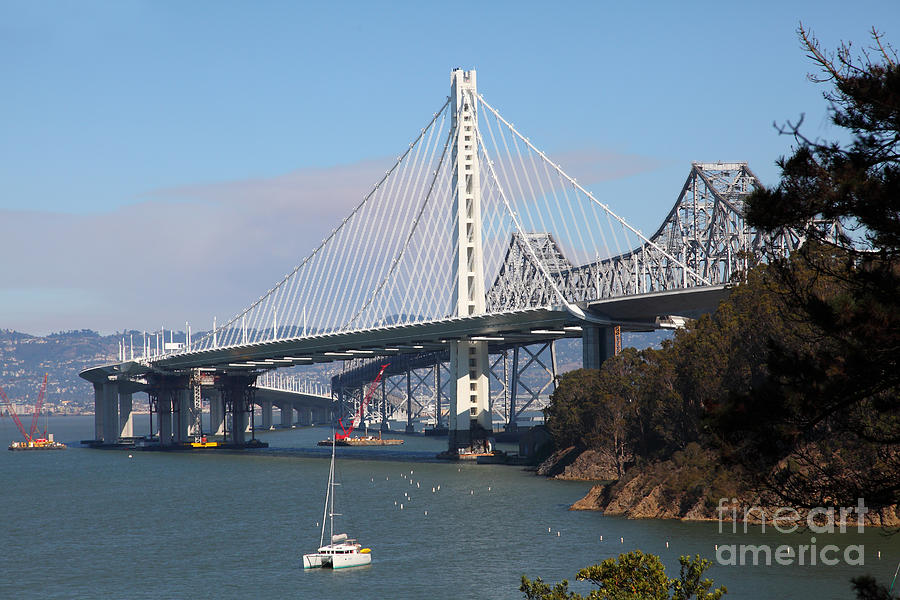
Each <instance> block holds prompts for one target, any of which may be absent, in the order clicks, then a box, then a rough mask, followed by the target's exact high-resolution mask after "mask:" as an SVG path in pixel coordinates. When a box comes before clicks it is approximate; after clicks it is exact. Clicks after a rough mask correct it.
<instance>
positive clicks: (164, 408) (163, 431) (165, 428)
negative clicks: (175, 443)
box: [156, 389, 173, 446]
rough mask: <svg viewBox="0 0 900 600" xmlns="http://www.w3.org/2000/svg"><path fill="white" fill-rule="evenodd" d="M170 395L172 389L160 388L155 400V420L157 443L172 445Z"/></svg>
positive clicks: (171, 394)
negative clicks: (157, 432) (157, 427)
mask: <svg viewBox="0 0 900 600" xmlns="http://www.w3.org/2000/svg"><path fill="white" fill-rule="evenodd" d="M172 396H173V390H169V389H164V390H161V391H160V393H159V396H158V397H157V401H156V407H157V408H156V420H157V422H158V423H159V445H160V446H171V445H172Z"/></svg>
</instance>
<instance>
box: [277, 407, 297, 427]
mask: <svg viewBox="0 0 900 600" xmlns="http://www.w3.org/2000/svg"><path fill="white" fill-rule="evenodd" d="M279 408H280V409H281V426H282V427H284V428H286V429H290V428H291V427H293V426H294V405H293V404H291V403H289V402H284V403H283V404H282V405H281V406H280V407H279Z"/></svg>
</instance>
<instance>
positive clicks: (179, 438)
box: [174, 388, 194, 443]
mask: <svg viewBox="0 0 900 600" xmlns="http://www.w3.org/2000/svg"><path fill="white" fill-rule="evenodd" d="M193 400H194V398H193V394H192V393H191V390H190V388H182V389H179V390H177V391H176V392H175V397H174V401H175V405H176V406H175V415H174V416H175V441H176V442H177V443H184V442H188V441H190V432H189V430H190V428H191V421H192V420H193V419H192V418H191V408H192V405H193V403H194V402H193Z"/></svg>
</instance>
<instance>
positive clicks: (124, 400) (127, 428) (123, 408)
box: [119, 390, 134, 438]
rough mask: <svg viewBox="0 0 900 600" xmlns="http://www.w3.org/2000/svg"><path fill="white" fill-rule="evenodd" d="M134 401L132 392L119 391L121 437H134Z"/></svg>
mask: <svg viewBox="0 0 900 600" xmlns="http://www.w3.org/2000/svg"><path fill="white" fill-rule="evenodd" d="M132 405H133V401H132V398H131V392H128V393H126V392H123V391H122V390H119V437H120V438H130V437H134V415H133V414H132V412H131V408H132Z"/></svg>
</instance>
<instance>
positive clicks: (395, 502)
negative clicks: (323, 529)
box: [316, 500, 397, 525]
mask: <svg viewBox="0 0 900 600" xmlns="http://www.w3.org/2000/svg"><path fill="white" fill-rule="evenodd" d="M394 506H397V501H396V500H394ZM316 525H318V523H316Z"/></svg>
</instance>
